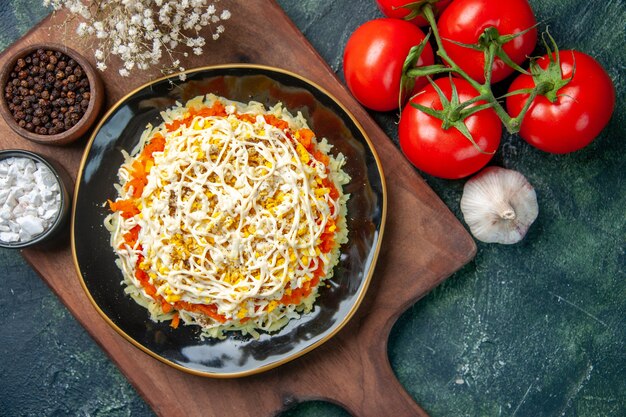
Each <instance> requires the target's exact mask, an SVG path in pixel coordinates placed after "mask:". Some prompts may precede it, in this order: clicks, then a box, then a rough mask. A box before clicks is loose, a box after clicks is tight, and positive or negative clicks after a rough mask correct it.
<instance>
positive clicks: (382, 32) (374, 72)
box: [343, 18, 434, 111]
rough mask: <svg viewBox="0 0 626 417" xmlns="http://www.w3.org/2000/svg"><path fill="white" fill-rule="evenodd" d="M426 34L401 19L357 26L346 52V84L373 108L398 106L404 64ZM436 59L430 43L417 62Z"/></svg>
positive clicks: (386, 108) (423, 62)
mask: <svg viewBox="0 0 626 417" xmlns="http://www.w3.org/2000/svg"><path fill="white" fill-rule="evenodd" d="M424 37H425V36H424V33H423V32H422V31H421V30H420V29H419V28H418V27H417V26H415V25H412V24H411V23H409V22H405V21H404V20H398V19H390V18H382V19H375V20H371V21H369V22H366V23H364V24H363V25H361V26H360V27H359V28H357V30H356V31H355V32H354V33H353V34H352V36H350V39H348V43H347V44H346V49H345V51H344V55H343V71H344V76H345V79H346V84H347V85H348V88H349V89H350V91H351V92H352V94H353V95H354V97H355V98H356V99H357V100H358V101H359V102H361V104H363V105H364V106H365V107H367V108H369V109H372V110H377V111H389V110H393V109H395V108H397V107H398V101H399V100H398V97H399V95H400V80H401V79H402V66H403V64H404V61H405V59H406V57H407V55H408V53H409V50H410V49H411V48H412V47H413V46H415V45H418V44H419V43H420V42H421V41H422V40H423V39H424ZM433 62H434V57H433V50H432V48H431V46H430V45H429V44H427V45H426V47H425V48H424V51H423V52H422V55H421V56H420V59H419V60H418V62H417V65H418V66H421V65H431V64H432V63H433ZM420 81H421V80H418V81H417V83H416V86H417V85H418V84H419V83H420ZM424 83H425V81H424V82H422V83H421V85H420V86H423V85H424Z"/></svg>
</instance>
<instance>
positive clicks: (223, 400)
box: [0, 0, 476, 417]
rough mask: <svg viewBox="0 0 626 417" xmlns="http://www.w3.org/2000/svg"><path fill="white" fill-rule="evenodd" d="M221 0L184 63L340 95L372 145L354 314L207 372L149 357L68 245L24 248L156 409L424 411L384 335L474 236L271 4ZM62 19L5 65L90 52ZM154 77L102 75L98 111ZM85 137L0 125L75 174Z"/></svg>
mask: <svg viewBox="0 0 626 417" xmlns="http://www.w3.org/2000/svg"><path fill="white" fill-rule="evenodd" d="M221 5H222V6H223V7H225V8H230V9H231V10H233V11H236V13H233V17H232V18H231V20H229V21H228V22H227V25H228V28H227V30H226V32H225V34H224V35H223V37H222V38H220V40H219V41H218V42H209V45H208V47H207V49H209V52H205V54H204V55H202V56H199V57H198V56H193V57H192V58H190V59H189V61H188V62H187V63H186V68H193V67H196V66H204V65H211V64H224V63H234V62H250V63H256V64H265V65H272V66H277V67H282V68H285V69H287V70H291V71H293V72H296V73H299V74H301V75H303V76H305V77H307V78H309V79H311V80H313V81H314V82H316V83H317V84H320V85H321V86H323V87H324V88H326V89H327V90H329V91H330V92H331V93H332V94H334V95H335V96H336V97H337V98H338V99H339V100H340V101H342V102H343V103H344V104H345V105H346V107H347V108H348V109H350V110H351V111H352V112H353V113H354V115H355V116H356V118H357V119H358V120H359V121H360V122H361V124H362V125H363V127H364V128H365V130H366V131H367V132H368V133H369V135H370V137H371V139H372V141H373V143H374V144H375V148H376V150H377V152H378V154H379V156H380V159H381V161H382V164H383V168H384V171H385V177H386V180H387V188H388V196H389V204H388V220H387V225H386V230H385V236H384V240H383V247H382V251H381V254H380V258H379V261H378V265H377V267H376V271H375V274H374V277H373V281H372V285H371V286H370V289H369V291H368V294H367V296H366V298H365V300H364V302H363V304H362V305H361V307H360V309H359V311H358V312H357V314H356V315H355V317H354V318H353V319H352V320H351V321H350V323H348V325H347V326H346V327H344V329H342V330H341V331H340V332H339V333H338V334H337V335H336V336H335V337H334V338H332V339H331V340H330V341H328V342H327V343H325V344H324V345H322V346H321V347H319V348H317V349H315V350H313V351H312V352H310V353H307V354H306V355H304V356H302V357H300V358H298V359H296V360H294V361H292V362H290V363H287V364H285V365H282V366H279V367H278V368H275V369H273V370H271V371H268V372H265V373H262V374H258V375H255V376H250V377H245V378H240V379H229V380H224V379H209V378H202V377H199V376H194V375H191V374H187V373H184V372H181V371H179V370H176V369H174V368H171V367H169V366H168V365H165V364H163V363H161V362H160V361H158V360H156V359H154V358H152V357H150V356H149V355H147V354H145V353H144V352H142V351H140V350H139V349H137V348H135V347H134V346H132V345H131V344H130V343H129V342H127V341H126V340H125V339H123V338H122V337H121V336H120V335H118V334H117V333H116V332H115V331H114V330H113V329H111V328H110V327H109V326H108V325H107V324H106V323H105V321H104V320H103V319H102V318H101V317H100V316H99V315H98V313H97V312H96V310H95V309H94V307H93V306H92V305H91V304H90V302H89V300H88V298H87V296H86V295H85V293H84V292H83V289H82V288H81V285H80V283H79V279H78V276H77V273H76V271H75V268H74V264H73V261H72V255H71V249H70V245H69V240H67V241H66V242H64V243H63V244H61V245H60V246H59V247H57V248H55V249H47V250H43V249H29V250H25V251H24V252H23V255H24V257H25V259H26V260H27V261H28V262H30V264H31V265H32V266H33V268H34V269H35V270H36V271H37V272H38V273H39V274H40V275H41V276H42V278H43V279H44V280H45V282H47V283H48V284H49V285H50V287H51V288H52V289H53V291H54V292H55V293H56V294H57V295H58V296H59V298H61V300H62V301H63V302H64V303H65V305H66V306H67V307H68V309H69V310H70V311H71V312H72V314H73V315H74V316H75V317H76V319H77V320H78V321H79V322H80V323H81V324H82V325H83V326H84V327H85V328H86V329H87V331H88V332H89V333H90V334H91V335H92V337H93V338H94V339H95V340H96V341H97V342H98V343H99V344H100V346H101V347H102V348H103V349H104V350H105V351H106V352H107V353H108V354H109V356H110V357H111V359H112V360H113V361H114V362H115V363H116V364H117V365H118V366H119V368H120V369H121V370H122V372H123V373H124V374H125V375H126V377H128V379H129V380H130V382H131V383H132V384H133V385H134V386H135V388H136V389H137V390H138V391H139V393H140V394H141V395H142V396H143V397H144V398H145V400H146V401H147V402H148V403H149V404H150V405H151V406H152V408H153V409H154V411H155V412H156V413H157V414H158V415H162V416H226V415H235V416H262V417H265V416H272V415H275V414H276V413H278V412H279V411H281V410H283V409H285V408H287V407H289V406H291V405H293V404H295V403H296V402H299V401H304V400H313V399H321V400H327V401H331V402H334V403H338V404H340V405H341V406H343V407H344V408H346V409H347V410H348V411H349V412H350V413H351V414H352V415H354V416H360V417H370V416H371V417H380V416H394V417H403V416H426V413H425V412H424V411H423V410H422V409H421V408H420V407H419V406H418V405H417V404H416V403H415V402H414V400H413V399H412V398H411V397H410V396H409V395H408V394H407V392H406V391H405V390H404V388H403V387H402V386H401V385H400V383H399V382H398V380H397V379H396V377H395V375H394V374H393V371H392V369H391V367H390V364H389V360H388V356H387V338H388V335H389V331H390V329H391V327H392V325H393V324H394V322H395V321H396V319H397V318H398V316H399V315H400V314H401V313H402V312H403V311H404V310H405V309H406V308H407V307H409V306H410V305H411V304H413V303H414V302H415V301H416V300H418V299H419V298H420V297H422V296H423V295H424V294H426V293H427V292H428V291H429V290H431V289H432V288H433V287H435V286H436V285H437V284H439V283H440V282H441V281H442V280H444V279H445V278H446V277H448V276H450V275H451V274H452V273H453V272H454V271H456V270H457V269H458V268H460V267H461V266H462V265H464V264H465V263H467V262H468V261H469V260H470V259H471V258H472V257H473V256H474V254H475V252H476V246H475V244H474V241H473V240H472V239H471V237H470V236H469V235H468V234H467V232H466V231H465V229H464V228H463V226H462V225H461V224H460V223H459V222H458V220H457V219H456V218H455V217H454V216H453V215H452V213H451V212H450V211H449V210H448V208H447V207H446V206H445V205H444V204H443V203H442V201H441V200H440V199H439V198H438V197H437V196H436V195H435V194H434V192H433V191H432V190H431V189H430V188H429V187H428V186H427V185H426V183H425V182H424V181H423V179H422V178H420V177H419V176H418V175H417V174H416V172H415V170H414V169H413V167H412V166H411V165H410V164H409V163H408V162H406V160H405V159H404V157H403V156H402V154H401V153H400V152H399V151H398V149H397V148H396V147H395V145H394V144H393V143H392V141H391V140H390V139H389V138H388V137H387V136H386V135H385V134H384V132H383V131H382V130H381V129H380V128H379V127H378V126H377V125H376V124H375V122H374V121H373V120H372V119H371V118H370V117H369V115H368V114H367V112H366V111H365V110H364V109H363V108H362V107H361V106H360V105H359V104H358V103H357V102H356V101H355V100H354V99H353V98H352V97H351V96H350V94H349V92H348V91H347V90H346V88H345V87H344V86H343V85H342V84H341V83H340V81H339V80H338V79H337V78H336V76H335V74H334V73H333V72H332V70H331V69H330V68H329V67H328V66H327V64H326V63H325V62H324V61H323V59H322V58H321V57H320V56H319V55H318V54H317V53H316V51H315V50H314V49H313V47H312V46H311V45H310V44H309V43H308V42H307V40H306V39H305V37H304V36H303V35H302V33H300V32H299V31H298V29H297V28H296V27H295V25H294V24H293V23H292V22H291V21H290V20H289V18H288V17H287V16H286V15H285V14H284V12H283V11H282V10H281V8H280V7H279V6H278V5H277V4H276V3H275V2H274V1H273V0H247V1H241V2H237V3H236V4H235V3H234V2H231V1H223V2H222V3H221ZM251 16H254V19H250V17H251ZM63 21H64V15H63V14H62V13H61V14H57V15H53V16H51V17H49V18H47V19H45V20H44V21H43V22H42V23H41V24H40V25H38V26H37V27H36V28H35V29H33V30H32V31H31V32H29V33H28V34H27V35H26V36H25V37H24V38H22V39H20V40H19V41H18V42H17V43H16V44H14V45H13V46H11V47H10V48H9V49H8V50H6V51H5V52H4V53H3V54H2V55H0V65H5V63H6V60H7V55H8V54H10V53H11V52H12V51H15V50H16V49H18V48H21V47H24V46H25V45H28V44H33V43H39V42H58V43H67V44H71V45H72V47H73V48H74V49H77V50H78V51H80V52H83V53H84V55H85V56H86V57H88V58H89V59H91V56H92V53H91V51H90V49H89V48H88V47H86V46H85V45H82V44H81V43H80V42H79V41H77V40H76V39H74V38H73V35H72V31H71V30H68V31H63V30H59V28H58V27H57V25H59V24H60V23H61V22H63ZM255 22H264V24H263V25H261V24H255ZM270 27H271V28H272V30H271V31H268V30H267V28H270ZM64 33H65V34H64ZM92 62H93V60H92ZM110 66H111V67H113V65H110ZM159 75H160V73H159V72H158V70H154V71H153V72H152V73H141V74H137V75H135V76H133V77H131V78H122V77H120V76H118V75H117V73H116V72H115V71H109V72H106V73H104V74H103V77H102V78H103V81H104V84H105V86H106V92H107V101H106V105H105V108H108V107H110V106H111V105H112V104H113V103H115V101H117V100H118V99H119V98H120V97H122V96H123V95H124V94H125V93H126V92H128V91H130V90H131V89H133V88H135V87H137V86H139V85H141V84H143V83H144V82H146V81H148V80H149V79H151V78H155V77H157V76H159ZM85 143H86V138H85V139H83V140H82V141H79V142H78V143H75V144H73V145H70V146H69V147H53V146H45V145H38V144H35V143H31V142H28V141H25V140H23V139H21V138H19V137H17V136H16V135H15V134H14V133H12V132H11V131H10V129H9V128H8V127H7V126H6V124H5V123H4V121H2V120H0V144H1V147H2V148H3V149H8V148H23V149H29V150H33V151H35V152H39V153H41V154H43V155H45V156H48V157H51V158H53V159H56V160H57V161H58V162H60V163H61V164H62V165H64V166H65V168H66V169H67V170H68V171H69V173H70V174H71V175H72V176H73V177H74V178H76V174H77V172H78V167H79V163H80V159H81V156H82V153H83V149H84V145H85Z"/></svg>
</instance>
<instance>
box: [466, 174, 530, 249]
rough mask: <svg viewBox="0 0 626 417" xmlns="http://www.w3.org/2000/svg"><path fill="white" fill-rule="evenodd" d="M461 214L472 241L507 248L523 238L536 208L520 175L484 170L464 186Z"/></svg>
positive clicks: (527, 186)
mask: <svg viewBox="0 0 626 417" xmlns="http://www.w3.org/2000/svg"><path fill="white" fill-rule="evenodd" d="M461 211H462V212H463V217H464V219H465V223H467V225H468V226H469V228H470V232H471V233H472V235H474V237H475V238H476V239H478V240H480V241H482V242H486V243H502V244H506V245H510V244H513V243H517V242H519V241H520V240H522V239H523V238H524V236H525V235H526V232H527V231H528V228H529V227H530V225H531V224H532V223H533V222H534V221H535V219H536V218H537V215H538V214H539V206H538V204H537V194H536V193H535V189H534V188H533V186H532V185H531V184H530V183H529V182H528V180H527V179H526V178H525V177H524V176H523V175H522V174H520V173H519V172H517V171H513V170H510V169H505V168H500V167H488V168H485V169H484V170H483V171H481V172H480V173H479V174H477V175H475V176H474V177H472V178H471V179H470V180H468V181H467V182H466V183H465V186H464V187H463V196H462V197H461Z"/></svg>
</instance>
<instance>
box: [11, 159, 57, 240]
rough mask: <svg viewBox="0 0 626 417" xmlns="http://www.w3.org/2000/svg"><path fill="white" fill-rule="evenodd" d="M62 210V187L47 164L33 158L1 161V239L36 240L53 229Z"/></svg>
mask: <svg viewBox="0 0 626 417" xmlns="http://www.w3.org/2000/svg"><path fill="white" fill-rule="evenodd" d="M60 208H61V193H60V187H59V184H58V182H57V180H56V177H55V176H54V174H53V173H52V172H51V171H50V169H49V168H48V167H47V166H45V165H44V164H42V163H40V162H38V161H33V160H32V159H30V158H22V157H12V158H7V159H4V160H2V161H0V240H1V241H3V242H7V243H16V242H25V241H29V240H32V239H33V238H35V237H37V236H38V235H40V234H41V233H43V232H44V231H46V230H47V229H49V228H50V227H51V226H52V223H53V222H54V220H55V219H56V217H57V215H58V213H59V210H60Z"/></svg>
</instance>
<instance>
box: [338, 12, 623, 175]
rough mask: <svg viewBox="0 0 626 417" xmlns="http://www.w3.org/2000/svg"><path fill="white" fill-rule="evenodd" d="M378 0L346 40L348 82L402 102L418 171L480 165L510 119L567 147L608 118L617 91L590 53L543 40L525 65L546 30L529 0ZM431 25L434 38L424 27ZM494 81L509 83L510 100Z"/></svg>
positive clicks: (363, 98)
mask: <svg viewBox="0 0 626 417" xmlns="http://www.w3.org/2000/svg"><path fill="white" fill-rule="evenodd" d="M376 3H377V4H378V7H379V8H380V10H381V11H382V12H383V14H385V15H386V16H387V17H385V18H379V19H375V20H372V21H369V22H366V23H365V24H363V25H362V26H361V27H359V28H358V29H357V30H356V31H355V32H354V33H353V34H352V36H351V37H350V39H349V40H348V42H347V44H346V48H345V51H344V76H345V80H346V84H347V86H348V88H349V89H350V91H351V92H352V94H353V95H354V97H355V98H356V99H357V100H358V101H359V102H361V104H363V105H364V106H365V107H367V108H369V109H371V110H376V111H391V110H394V109H397V108H399V107H400V108H401V109H402V111H401V116H400V123H399V138H400V147H401V148H402V151H403V152H404V154H405V155H406V157H407V158H408V159H409V160H410V161H411V162H412V163H413V164H414V165H415V166H416V167H417V168H419V169H420V170H422V171H424V172H426V173H428V174H430V175H433V176H437V177H442V178H450V179H455V178H463V177H465V176H468V175H471V174H473V173H475V172H477V171H478V170H480V169H481V168H483V167H484V166H485V165H486V164H487V163H488V162H489V160H490V159H491V157H492V156H493V154H494V153H495V152H496V151H497V149H498V146H499V143H500V137H501V133H502V126H504V127H505V128H506V129H507V130H508V131H509V132H511V133H519V136H520V137H522V138H523V139H524V140H526V141H527V142H528V143H530V144H531V145H533V146H535V147H537V148H539V149H541V150H543V151H546V152H552V153H567V152H573V151H576V150H578V149H581V148H583V147H585V146H586V145H588V144H589V143H590V142H591V141H592V140H593V139H594V138H595V137H596V136H597V135H598V134H599V133H600V131H601V130H602V129H603V128H604V127H605V126H606V124H607V123H608V121H609V119H610V117H611V114H612V112H613V109H614V106H615V90H614V87H613V83H612V81H611V78H610V77H609V76H608V74H607V73H606V71H605V70H604V69H603V68H602V66H601V65H600V64H599V63H598V62H597V61H595V60H594V59H593V58H592V57H590V56H589V55H587V54H584V53H582V52H578V51H558V49H557V48H556V45H554V44H553V45H552V46H553V48H550V45H549V44H548V42H547V41H545V40H544V42H546V47H547V49H548V53H547V54H546V55H544V56H543V57H541V58H538V59H531V61H530V64H529V65H528V66H526V68H527V69H524V68H523V67H522V65H524V63H525V61H526V60H527V59H528V57H529V56H531V54H532V52H533V51H534V49H535V47H536V44H537V38H538V36H537V21H536V18H535V15H534V12H533V10H532V8H531V6H530V4H529V2H528V0H508V1H506V2H503V1H501V0H419V1H416V0H376ZM428 25H429V26H430V32H429V35H428V36H430V39H428V38H427V37H426V35H425V34H424V31H423V30H422V29H420V27H419V26H428ZM431 35H432V36H431ZM548 37H549V35H548ZM550 39H551V38H550ZM434 48H436V51H437V53H436V54H435V53H433V49H434ZM415 51H417V53H420V55H419V57H417V59H414V60H412V61H409V60H407V56H410V55H411V54H412V53H413V54H415ZM436 56H438V60H439V61H438V62H437V61H436V59H435V57H436ZM407 63H410V66H409V67H407ZM513 74H517V75H513ZM426 76H428V78H427V77H426ZM407 77H409V78H410V79H411V82H409V83H407V82H405V81H406V78H407ZM433 77H435V81H433V80H432V79H430V78H433ZM436 77H438V78H436ZM496 83H509V85H508V89H507V91H508V93H507V95H506V100H505V101H506V106H505V104H504V103H503V102H502V101H504V100H500V99H498V98H496V97H495V96H494V94H493V91H492V88H491V86H492V85H493V84H496ZM413 84H414V85H413ZM505 88H506V85H505ZM407 101H408V103H406V102H407Z"/></svg>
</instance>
